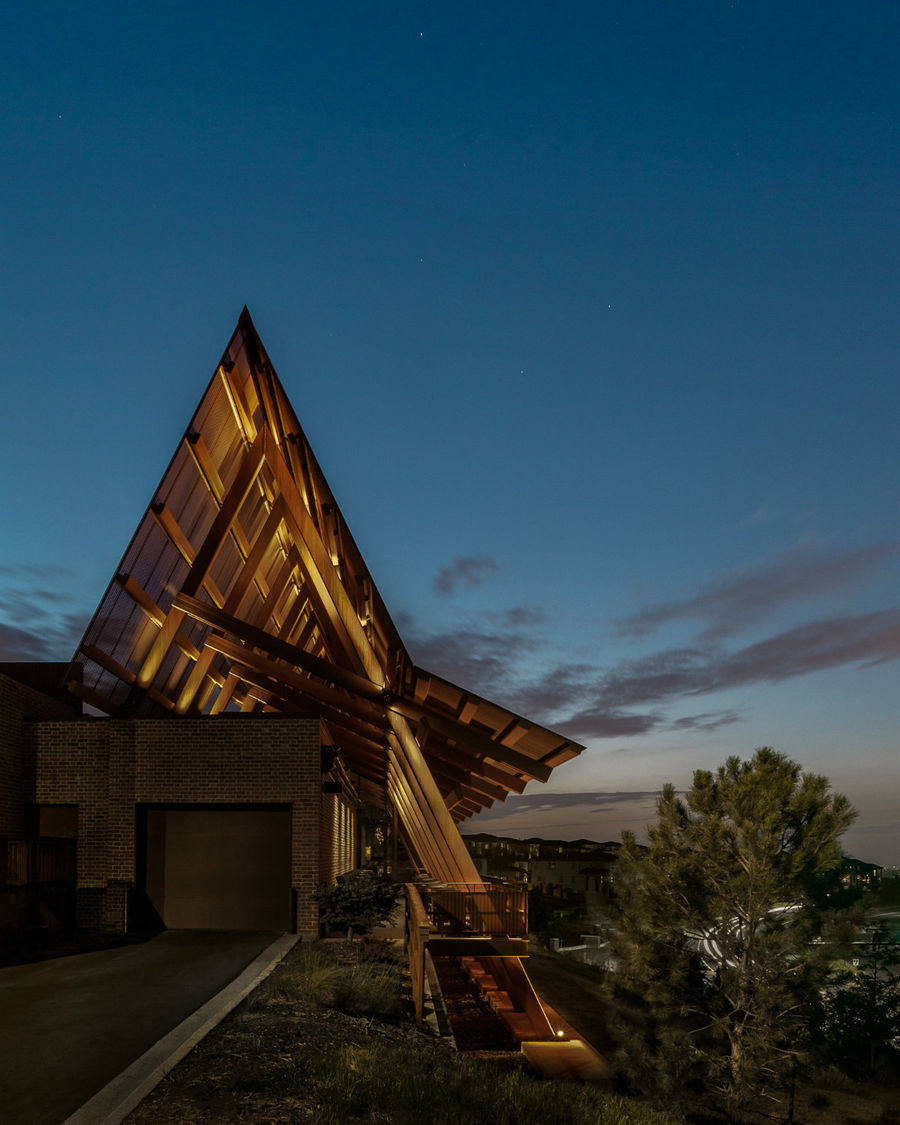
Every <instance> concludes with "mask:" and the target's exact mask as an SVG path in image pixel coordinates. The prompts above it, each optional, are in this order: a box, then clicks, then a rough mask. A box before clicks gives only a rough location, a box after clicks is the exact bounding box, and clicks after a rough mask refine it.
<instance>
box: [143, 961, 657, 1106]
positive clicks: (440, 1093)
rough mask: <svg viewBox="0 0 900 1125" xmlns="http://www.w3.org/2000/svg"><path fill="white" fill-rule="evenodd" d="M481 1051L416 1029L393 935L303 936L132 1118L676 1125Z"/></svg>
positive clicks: (512, 1056)
mask: <svg viewBox="0 0 900 1125" xmlns="http://www.w3.org/2000/svg"><path fill="white" fill-rule="evenodd" d="M500 1054H501V1055H502V1056H505V1057H506V1058H507V1059H514V1060H516V1062H517V1063H518V1065H517V1066H515V1067H514V1068H512V1069H507V1068H503V1069H499V1068H498V1067H497V1066H496V1065H493V1064H490V1063H487V1062H482V1061H478V1060H471V1059H468V1058H466V1057H464V1056H462V1055H459V1054H457V1053H456V1052H455V1051H453V1050H452V1049H451V1048H450V1047H449V1046H447V1045H446V1044H443V1043H442V1042H441V1041H440V1040H436V1039H434V1038H431V1037H430V1036H429V1035H428V1034H426V1033H424V1032H419V1031H418V1030H417V1029H416V1026H415V1022H414V1020H413V1015H412V1002H411V998H410V990H409V979H408V974H407V972H406V966H405V958H404V956H403V954H402V953H401V952H399V951H395V950H394V948H393V946H391V945H390V944H389V943H378V942H370V943H367V944H365V945H363V944H362V943H344V942H329V943H323V944H322V945H320V946H316V947H312V948H310V947H308V946H297V947H295V949H294V950H292V951H291V953H290V954H289V955H288V956H287V957H286V958H285V960H284V962H283V963H282V965H281V966H279V968H278V969H276V971H275V972H274V973H273V974H272V976H271V977H269V978H268V980H267V981H265V982H264V983H263V984H262V985H261V986H260V988H258V989H257V990H256V991H255V992H254V993H253V994H252V995H251V996H249V997H248V998H247V999H246V1000H245V1001H244V1002H243V1003H242V1004H241V1005H239V1006H238V1007H237V1008H236V1009H235V1010H234V1012H232V1013H231V1015H230V1016H228V1017H227V1018H226V1019H225V1020H223V1022H222V1023H221V1024H220V1025H219V1026H218V1027H217V1028H215V1029H214V1030H213V1031H212V1032H211V1033H210V1034H209V1035H208V1036H207V1037H206V1038H205V1039H204V1040H203V1041H202V1042H201V1043H200V1044H198V1046H197V1047H196V1048H195V1049H194V1050H193V1051H191V1052H190V1054H188V1055H187V1056H186V1057H185V1058H184V1059H183V1060H182V1061H181V1062H180V1063H179V1064H178V1066H176V1067H175V1068H174V1069H173V1070H172V1072H171V1073H170V1074H169V1075H168V1076H167V1077H166V1078H165V1079H163V1081H162V1082H161V1083H160V1084H159V1085H158V1086H157V1087H156V1089H155V1090H153V1091H152V1092H151V1093H150V1094H149V1095H148V1097H147V1098H146V1099H145V1100H144V1101H143V1102H142V1103H141V1104H140V1106H138V1107H137V1109H135V1110H134V1112H133V1113H132V1114H131V1115H130V1116H129V1117H128V1118H127V1121H128V1123H129V1125H171V1123H172V1122H178V1123H179V1125H234V1123H238V1122H242V1123H250V1122H253V1123H260V1122H265V1123H266V1125H288V1123H291V1125H296V1123H297V1122H303V1121H314V1122H316V1123H317V1125H319V1123H322V1125H329V1123H331V1125H337V1123H350V1122H361V1123H362V1122H366V1123H369V1125H421V1122H423V1121H428V1122H429V1123H430V1125H473V1123H475V1122H481V1121H490V1122H491V1125H522V1122H528V1125H569V1123H571V1125H671V1122H672V1119H671V1118H668V1117H665V1116H664V1115H659V1114H655V1113H653V1112H652V1111H650V1110H648V1109H646V1108H644V1107H642V1106H640V1105H638V1104H637V1103H632V1102H629V1101H627V1100H624V1099H620V1098H616V1097H614V1096H612V1095H608V1094H605V1093H601V1092H599V1091H596V1090H594V1089H592V1088H590V1087H584V1086H577V1085H575V1084H573V1083H558V1082H544V1081H540V1080H539V1079H537V1078H534V1077H532V1076H531V1075H530V1074H529V1073H527V1072H526V1071H525V1070H524V1069H523V1068H522V1066H521V1056H519V1055H518V1054H517V1053H516V1052H501V1053H500Z"/></svg>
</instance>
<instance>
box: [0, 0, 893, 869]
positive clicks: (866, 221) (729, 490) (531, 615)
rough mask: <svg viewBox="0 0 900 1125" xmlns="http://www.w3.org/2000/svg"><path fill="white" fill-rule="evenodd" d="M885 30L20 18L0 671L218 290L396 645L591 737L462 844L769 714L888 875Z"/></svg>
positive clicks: (599, 17) (162, 452)
mask: <svg viewBox="0 0 900 1125" xmlns="http://www.w3.org/2000/svg"><path fill="white" fill-rule="evenodd" d="M898 33H900V7H898V6H897V5H896V4H895V3H893V0H891V2H888V0H884V2H882V3H866V2H865V0H863V2H860V3H857V4H848V3H846V2H844V3H830V2H827V0H822V2H817V3H815V4H813V3H794V4H785V3H783V0H778V2H769V3H767V2H763V0H754V2H753V3H750V2H740V0H735V2H733V3H727V2H715V3H714V2H704V0H694V2H692V3H690V4H686V5H677V4H671V3H669V2H668V0H655V2H652V3H651V2H647V3H640V2H636V0H629V2H628V3H624V2H623V3H605V2H602V0H597V2H596V3H579V4H566V3H562V4H559V3H557V4H553V5H550V4H534V3H521V2H519V3H515V4H513V3H505V2H495V3H493V4H489V5H488V4H464V3H455V4H418V3H398V2H396V0H392V2H391V3H381V4H376V3H366V4H363V3H352V2H349V3H342V4H340V5H337V4H332V3H328V4H326V3H322V4H286V3H285V4H274V3H260V4H258V5H257V6H256V7H255V8H248V7H246V6H243V5H241V6H238V5H235V4H232V3H227V2H226V3H219V4H216V5H204V4H187V3H180V4H175V3H168V4H167V3H154V4H149V5H148V4H137V3H130V2H125V3H122V2H119V3H116V4H106V3H93V4H89V5H74V4H54V3H40V2H37V3H34V4H28V5H24V4H23V5H17V6H16V7H15V8H14V9H13V10H11V11H10V12H7V13H6V16H5V21H4V36H3V42H2V46H0V63H2V65H0V96H2V104H3V106H4V113H3V116H2V122H0V138H2V152H3V161H2V164H0V169H2V171H0V205H2V215H3V225H2V241H0V262H2V270H0V285H2V308H3V392H4V393H3V406H4V412H3V413H4V422H5V426H4V441H3V443H2V446H0V471H2V480H3V489H2V494H0V495H2V501H0V516H2V527H3V533H2V540H0V657H5V658H7V659H15V658H31V659H41V658H63V659H65V658H67V657H68V656H70V655H71V652H72V650H73V648H74V645H75V643H76V642H77V639H78V637H79V636H80V631H81V626H83V623H84V619H85V617H86V616H87V615H89V613H90V611H91V610H92V609H93V607H94V606H95V605H96V603H97V602H98V601H99V598H100V596H101V594H102V592H103V589H104V588H105V586H106V583H107V581H108V580H109V578H110V577H111V575H112V573H113V572H114V569H115V567H116V564H117V562H118V560H119V558H120V556H121V554H122V552H123V550H124V547H125V545H126V544H127V542H128V539H129V538H130V535H131V532H132V531H133V529H134V526H135V524H136V522H137V520H138V518H139V517H140V515H141V513H142V511H143V509H144V507H145V505H146V503H147V502H148V500H149V499H150V498H151V497H152V493H153V489H154V486H155V484H156V483H157V481H158V479H159V477H160V476H161V474H162V470H163V468H164V467H165V465H166V463H167V462H168V459H169V457H170V455H171V453H172V450H173V448H174V446H175V444H176V442H177V441H178V439H179V437H180V435H181V433H182V432H183V430H184V428H185V425H186V423H187V421H188V419H189V418H190V415H191V413H192V411H193V408H194V406H195V404H196V402H197V400H198V399H199V397H200V394H201V392H202V390H203V388H204V386H205V385H206V382H207V380H208V378H209V376H210V374H211V372H212V369H213V367H214V365H215V363H216V361H217V360H218V357H219V355H220V354H221V351H222V349H223V348H224V346H225V343H226V342H227V340H228V337H229V335H230V333H231V331H232V329H233V327H234V323H235V321H236V319H237V316H238V313H239V312H240V309H241V307H242V305H243V304H244V303H247V304H248V305H249V307H250V311H251V313H252V315H253V317H254V320H255V322H256V325H257V327H258V329H259V331H260V333H261V335H262V338H263V340H264V342H265V344H266V347H267V349H268V351H269V354H270V356H271V358H272V360H273V362H274V363H275V366H276V369H277V370H278V372H279V375H280V376H281V379H282V381H283V383H284V384H285V386H286V389H287V391H288V394H289V395H290V396H291V398H292V401H293V403H294V406H295V408H296V409H297V412H298V414H299V416H300V418H301V421H302V422H303V424H304V427H305V428H306V430H307V433H308V435H309V437H310V439H311V441H312V443H313V446H314V448H315V449H316V451H317V454H318V456H319V460H320V461H321V463H322V466H323V468H324V470H325V472H326V474H327V475H328V477H329V479H330V481H331V484H332V487H333V489H334V491H335V493H336V495H337V497H338V500H339V502H340V503H341V505H342V508H343V510H344V513H345V515H346V516H347V519H348V521H349V523H350V526H351V528H352V530H353V532H354V535H355V537H356V539H357V541H358V543H359V545H360V547H361V549H362V551H363V554H364V555H365V557H366V559H367V562H368V564H369V566H370V568H371V571H372V574H373V576H374V577H375V579H376V581H377V582H378V584H379V586H380V588H381V591H382V594H383V595H384V597H385V600H386V601H387V603H388V606H389V608H390V609H391V611H392V612H393V613H394V615H395V617H396V618H397V619H398V622H399V623H400V625H401V631H402V632H403V634H404V636H405V638H406V640H407V643H408V645H409V647H410V649H411V651H412V653H413V656H414V658H416V659H418V660H419V661H420V662H421V663H423V664H425V665H426V666H430V667H433V668H434V670H435V671H442V672H443V673H444V674H446V675H448V676H450V677H451V678H454V679H457V680H459V681H460V682H463V683H465V684H466V685H467V686H469V687H472V688H473V689H475V690H477V691H481V692H482V693H483V694H486V695H488V696H489V697H492V698H496V699H497V700H498V701H501V702H507V703H509V704H510V705H512V706H514V707H516V708H517V709H521V710H522V711H523V712H524V713H525V714H528V715H531V716H533V717H535V718H536V719H540V720H543V721H545V722H548V723H550V724H551V725H554V726H556V727H558V728H561V729H563V730H565V731H567V732H569V733H571V734H572V735H573V736H574V737H580V738H581V740H582V741H585V742H587V743H588V744H589V749H588V751H587V752H586V753H585V754H584V755H582V757H581V759H579V761H578V762H577V763H574V764H571V765H568V766H566V767H563V768H561V769H560V770H559V771H557V773H556V774H555V775H554V778H553V780H552V782H551V783H550V785H549V786H548V787H544V788H542V787H539V786H536V787H534V790H535V791H534V795H533V797H529V798H528V799H525V800H524V801H521V802H519V805H518V807H517V806H516V804H515V803H514V802H513V801H512V800H511V801H509V802H507V804H506V805H504V806H501V807H500V812H501V813H502V815H500V816H492V817H491V818H481V819H482V820H483V822H484V823H483V825H482V824H480V823H479V821H472V822H471V827H472V828H473V829H475V828H478V827H482V826H483V827H484V828H485V829H489V828H490V829H491V830H495V831H506V830H507V829H509V830H515V831H517V832H519V833H524V834H529V833H530V832H532V831H534V832H540V833H543V834H545V835H554V834H558V835H563V836H565V835H569V836H580V835H587V836H593V837H597V838H601V839H605V838H609V837H615V836H616V835H617V834H618V832H619V830H620V829H621V827H623V826H630V827H633V828H636V829H637V830H638V831H639V830H640V826H641V824H643V823H644V822H645V821H646V820H647V818H648V816H649V815H650V812H651V810H652V795H653V793H655V792H656V791H657V790H658V789H659V787H660V786H661V785H662V784H663V782H665V781H667V780H672V781H674V782H675V783H676V784H678V785H684V784H687V783H688V782H689V780H690V775H691V771H692V769H694V768H696V767H701V766H702V767H708V766H714V765H716V764H718V763H719V762H720V761H722V760H723V759H724V757H725V756H726V755H728V754H731V753H736V754H740V755H742V756H744V757H747V756H749V755H750V754H751V753H752V750H753V749H754V747H756V746H758V745H761V744H772V745H775V746H776V747H777V748H779V749H781V750H783V751H785V752H786V753H788V754H789V755H790V756H791V757H793V758H795V759H796V760H798V761H800V762H802V763H803V765H804V766H806V767H807V768H808V769H811V770H815V771H817V772H822V773H826V774H827V775H828V776H829V777H831V779H832V781H833V782H834V784H835V786H836V787H837V788H839V789H840V790H843V791H845V792H846V793H847V794H848V795H849V796H850V798H851V800H853V802H854V803H855V804H856V805H857V806H858V807H859V809H860V811H861V816H860V819H859V821H858V824H857V826H856V827H855V828H854V829H852V830H851V833H850V834H849V835H848V838H847V843H848V847H849V848H850V850H852V851H853V852H854V853H855V854H857V855H859V856H860V857H861V858H865V859H871V860H876V861H881V862H893V863H897V862H900V824H898V822H900V813H898V803H900V755H898V736H897V730H898V719H900V703H898V695H900V693H898V690H897V686H898V685H897V672H898V664H897V658H898V656H900V581H898V559H900V529H898V514H897V513H898V505H897V501H898V491H900V489H898V456H897V433H898V415H900V383H898V378H897V368H898V363H897V356H898V344H900V327H898V326H900V315H898V313H900V309H898V304H900V300H898V298H900V223H898V204H897V200H898V186H900V185H898V171H900V160H898V151H900V147H898V142H900V137H898V120H900V113H898V111H900V77H898V75H900V68H898V66H897V59H898V58H900V34H898ZM531 792H532V791H531V790H529V794H531Z"/></svg>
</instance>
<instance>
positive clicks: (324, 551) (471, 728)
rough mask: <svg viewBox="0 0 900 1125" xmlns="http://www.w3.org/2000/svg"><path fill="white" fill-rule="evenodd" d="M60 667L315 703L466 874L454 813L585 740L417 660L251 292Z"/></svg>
mask: <svg viewBox="0 0 900 1125" xmlns="http://www.w3.org/2000/svg"><path fill="white" fill-rule="evenodd" d="M76 664H78V665H81V666H82V667H81V668H76V667H75V665H76ZM67 682H68V686H69V688H70V689H71V690H72V691H74V692H76V693H78V694H79V695H80V696H81V697H82V698H83V699H84V700H86V701H87V702H88V703H89V704H90V705H92V706H93V707H95V708H97V709H99V710H100V711H102V712H105V713H106V714H108V715H132V716H150V715H159V714H172V715H180V714H210V715H215V714H219V713H222V712H226V711H243V712H248V711H249V712H261V711H277V712H282V713H284V712H287V713H295V714H301V715H303V714H305V715H314V716H316V717H319V718H321V719H322V721H323V722H324V724H325V725H326V727H327V732H328V736H329V737H330V740H331V742H332V743H333V744H334V745H335V746H336V747H339V748H340V752H341V758H342V760H343V762H344V763H345V766H346V768H347V769H348V770H349V771H350V772H351V773H353V774H356V775H357V776H358V778H359V783H360V789H361V792H362V795H363V796H364V798H365V799H366V800H367V801H368V802H370V803H373V804H377V805H381V807H384V808H388V807H390V806H393V807H395V808H396V810H397V813H398V815H399V818H400V821H401V823H402V826H403V829H404V834H405V836H406V840H407V843H408V844H410V846H411V847H412V849H413V851H414V853H415V855H416V858H417V859H418V860H419V862H420V863H421V865H422V866H423V867H424V868H426V869H427V870H428V871H429V872H430V873H431V874H432V875H433V876H434V877H436V878H440V879H444V880H446V881H448V882H460V881H462V882H469V881H472V880H473V879H477V875H476V874H475V870H474V866H473V865H472V863H471V860H469V857H468V853H467V852H466V850H465V847H464V846H463V844H462V841H461V839H460V837H459V833H458V831H457V829H456V822H458V821H460V820H462V819H464V818H465V817H468V816H470V815H472V814H473V813H475V812H477V811H479V810H480V809H483V808H487V807H488V806H490V805H491V804H492V803H493V802H494V801H496V800H503V799H505V797H506V796H507V795H508V794H509V793H511V792H516V793H520V792H522V790H523V789H524V787H525V785H526V784H527V783H528V781H530V780H532V779H533V778H537V779H539V780H541V781H546V780H547V778H548V777H549V776H550V772H551V770H552V769H553V767H554V766H556V765H559V764H560V763H561V762H564V761H566V760H568V759H570V758H572V757H574V756H575V755H576V754H577V753H579V752H580V751H581V749H582V747H581V746H580V745H578V744H577V743H574V742H572V741H570V740H569V739H567V738H564V737H563V736H561V735H558V734H555V733H553V732H552V731H549V730H547V729H545V728H544V727H541V726H538V725H537V724H535V723H532V722H529V721H528V720H526V719H524V718H522V717H521V716H519V715H516V714H514V713H513V712H511V711H509V710H507V709H506V708H504V707H500V706H498V705H496V704H494V703H491V702H489V701H488V700H486V699H483V698H481V697H480V696H478V695H476V694H474V693H473V692H470V691H467V690H465V689H463V688H461V687H458V686H456V685H455V684H452V683H450V682H449V681H447V680H445V679H442V678H441V677H440V676H435V675H433V674H431V673H429V672H427V671H425V670H424V669H422V668H418V667H416V666H415V665H414V664H413V663H412V661H411V659H410V657H409V654H408V652H407V650H406V648H405V646H404V644H403V641H402V640H401V638H400V635H399V634H398V632H397V629H396V627H395V625H394V623H393V621H392V620H391V617H390V615H389V613H388V611H387V609H386V608H385V606H384V603H383V602H382V600H381V597H380V596H379V593H378V590H377V589H376V588H375V585H374V583H373V582H372V579H371V577H370V575H369V573H368V571H367V569H366V566H365V563H364V561H363V558H362V555H361V554H360V552H359V550H358V549H357V546H356V544H355V542H354V541H353V538H352V536H351V535H350V532H349V530H348V528H347V525H346V522H345V521H344V518H343V516H342V515H341V512H340V509H339V508H338V506H337V503H336V502H335V499H334V496H333V495H332V493H331V490H330V489H329V487H328V483H327V481H326V480H325V477H324V475H323V473H322V471H321V469H320V468H319V465H318V462H317V461H316V459H315V457H314V455H313V452H312V450H311V449H310V446H309V443H308V442H307V440H306V437H305V436H304V433H303V431H302V429H301V427H300V424H299V422H298V420H297V417H296V415H295V413H294V410H293V408H292V407H291V404H290V402H289V401H288V398H287V396H286V394H285V392H284V389H283V387H282V385H281V383H280V382H279V380H278V377H277V375H276V374H275V370H274V368H273V367H272V364H271V363H270V361H269V358H268V356H267V355H266V352H265V349H264V348H263V346H262V343H261V342H260V339H259V336H258V335H257V332H256V330H255V328H254V326H253V323H252V321H251V319H250V315H249V313H248V312H247V310H246V309H244V311H243V312H242V314H241V317H240V320H239V321H238V325H237V328H236V330H235V332H234V335H233V336H232V338H231V341H230V343H229V345H228V347H227V348H226V350H225V353H224V355H223V356H222V359H221V362H220V363H219V365H218V367H217V368H216V371H215V373H214V375H213V377H212V380H211V381H210V383H209V386H208V387H207V389H206V391H205V393H204V395H203V397H202V399H201V400H200V404H199V406H198V407H197V411H196V413H195V414H194V417H193V419H192V420H191V423H190V425H189V427H188V429H187V431H186V432H185V434H184V437H183V438H182V440H181V441H180V442H179V445H178V448H177V449H176V451H175V455H174V457H173V458H172V461H171V462H170V464H169V467H168V469H167V470H166V472H165V475H164V476H163V479H162V481H161V483H160V485H159V487H158V489H157V490H156V493H155V494H154V497H153V500H152V502H151V504H150V506H149V508H148V509H147V511H146V513H145V514H144V517H143V519H142V520H141V522H140V524H139V526H138V529H137V531H136V532H135V535H134V537H133V539H132V541H131V544H130V545H129V547H128V550H127V551H126V552H125V556H124V558H123V560H122V562H121V565H120V567H119V569H118V571H117V572H116V575H115V577H114V579H113V581H112V582H111V583H110V585H109V588H108V589H107V591H106V593H105V595H104V597H103V600H102V601H101V603H100V606H99V607H98V609H97V612H96V613H95V615H94V617H93V619H92V621H91V623H90V625H89V626H88V629H87V631H86V633H85V635H84V638H83V640H82V642H81V644H80V646H79V650H78V652H77V653H76V656H75V659H74V660H73V663H72V666H71V667H70V673H69V676H68V677H67Z"/></svg>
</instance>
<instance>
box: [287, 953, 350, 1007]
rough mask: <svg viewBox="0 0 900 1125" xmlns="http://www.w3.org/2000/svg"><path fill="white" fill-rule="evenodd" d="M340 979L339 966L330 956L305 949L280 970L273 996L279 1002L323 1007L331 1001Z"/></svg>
mask: <svg viewBox="0 0 900 1125" xmlns="http://www.w3.org/2000/svg"><path fill="white" fill-rule="evenodd" d="M340 976H341V967H340V965H338V963H337V961H335V959H334V957H333V956H332V955H331V954H329V953H325V952H323V951H322V950H319V949H308V950H305V951H303V952H302V953H301V954H300V955H299V956H297V957H293V958H291V960H290V961H287V962H285V963H284V964H283V965H282V966H281V967H280V968H279V970H278V972H277V973H276V974H275V976H274V977H273V982H272V993H273V995H274V996H276V997H278V998H279V999H281V1000H304V1001H306V1003H308V1004H318V1005H319V1006H320V1007H323V1008H324V1007H328V1006H329V1005H330V1004H332V1003H333V1002H334V997H335V991H336V989H337V986H338V981H339V979H340Z"/></svg>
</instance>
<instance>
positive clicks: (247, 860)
mask: <svg viewBox="0 0 900 1125" xmlns="http://www.w3.org/2000/svg"><path fill="white" fill-rule="evenodd" d="M146 833H147V835H146V857H147V860H146V863H147V869H146V888H147V896H148V898H149V899H150V901H151V903H152V904H153V907H154V908H155V910H156V912H157V914H158V915H159V916H160V918H161V919H162V921H163V923H164V924H165V925H166V926H167V927H168V928H169V929H172V930H289V929H291V814H290V811H289V810H286V809H284V810H281V809H279V810H271V809H266V810H256V809H196V808H194V809H187V808H182V809H179V808H168V809H148V810H147V818H146Z"/></svg>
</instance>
